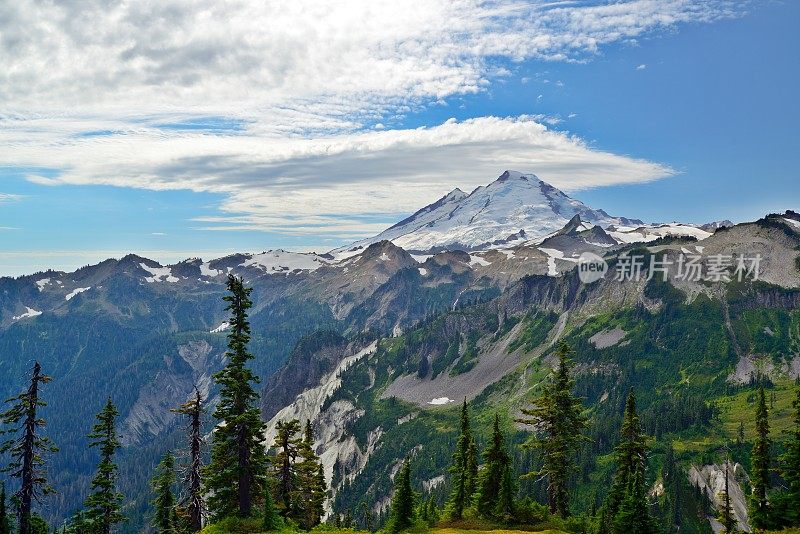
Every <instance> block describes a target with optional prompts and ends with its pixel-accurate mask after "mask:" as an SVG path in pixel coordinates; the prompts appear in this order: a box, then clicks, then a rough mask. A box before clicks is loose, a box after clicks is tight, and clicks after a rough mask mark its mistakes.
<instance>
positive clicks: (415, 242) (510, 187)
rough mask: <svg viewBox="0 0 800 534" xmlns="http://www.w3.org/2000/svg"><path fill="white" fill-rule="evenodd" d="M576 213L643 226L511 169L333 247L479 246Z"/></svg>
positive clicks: (529, 234) (532, 234) (560, 222)
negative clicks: (375, 232) (377, 230)
mask: <svg viewBox="0 0 800 534" xmlns="http://www.w3.org/2000/svg"><path fill="white" fill-rule="evenodd" d="M576 215H578V216H579V217H580V220H581V221H583V222H584V223H589V225H590V226H591V225H599V226H601V227H603V228H608V227H611V226H614V227H616V228H631V227H640V226H643V225H644V223H643V222H642V221H640V220H638V219H628V218H625V217H612V216H611V215H609V214H608V213H606V212H605V211H603V210H597V209H592V208H590V207H588V206H586V205H585V204H584V203H583V202H581V201H579V200H575V199H574V198H571V197H569V196H567V195H566V194H565V193H563V192H562V191H560V190H559V189H556V188H555V187H553V186H552V185H550V184H548V183H547V182H544V181H542V180H540V179H539V178H538V177H537V176H536V175H535V174H523V173H521V172H517V171H510V170H507V171H505V172H504V173H503V174H501V175H500V177H499V178H497V179H496V180H495V181H494V182H492V183H490V184H489V185H486V186H481V187H478V188H476V189H475V190H473V191H472V192H471V193H469V194H466V193H464V192H463V191H461V190H460V189H454V190H453V191H451V192H450V193H448V194H447V195H445V196H444V197H442V198H440V199H439V200H437V201H436V202H434V203H433V204H430V205H428V206H425V207H424V208H422V209H421V210H419V211H417V212H416V213H414V214H413V215H411V216H410V217H408V218H407V219H404V220H402V221H400V222H398V223H397V224H395V225H394V226H392V227H390V228H388V229H387V230H385V231H383V232H381V233H380V234H378V235H376V236H375V237H371V238H368V239H364V240H362V241H359V242H357V243H354V244H353V245H351V246H348V247H342V248H340V249H337V250H335V251H333V253H334V254H336V253H344V252H347V251H351V252H352V251H356V250H360V249H361V248H363V247H366V246H368V245H370V244H372V243H377V242H379V241H383V240H388V241H391V242H393V243H394V244H395V245H397V246H399V247H402V248H404V249H406V250H408V251H411V252H423V251H424V252H438V251H441V250H453V249H462V250H479V249H486V248H493V247H498V246H503V245H507V246H509V245H515V244H520V243H523V242H526V241H537V240H541V239H542V238H545V237H547V236H548V235H551V234H553V233H555V232H557V231H559V230H560V229H561V228H563V227H564V225H566V224H567V222H569V221H570V219H572V218H573V217H575V216H576Z"/></svg>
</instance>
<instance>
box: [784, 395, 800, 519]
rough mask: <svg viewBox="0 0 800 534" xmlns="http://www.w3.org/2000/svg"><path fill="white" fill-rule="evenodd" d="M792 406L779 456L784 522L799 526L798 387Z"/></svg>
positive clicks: (799, 450) (799, 429)
mask: <svg viewBox="0 0 800 534" xmlns="http://www.w3.org/2000/svg"><path fill="white" fill-rule="evenodd" d="M792 406H793V407H794V410H795V411H794V427H793V428H792V430H791V431H790V435H789V441H788V442H787V443H786V452H785V454H784V455H783V456H781V462H782V464H783V468H782V469H781V473H782V475H783V479H784V481H786V492H785V494H784V496H783V507H784V510H785V514H784V515H785V521H784V523H785V524H786V525H788V526H794V527H800V389H798V391H797V398H796V399H795V400H794V401H793V402H792Z"/></svg>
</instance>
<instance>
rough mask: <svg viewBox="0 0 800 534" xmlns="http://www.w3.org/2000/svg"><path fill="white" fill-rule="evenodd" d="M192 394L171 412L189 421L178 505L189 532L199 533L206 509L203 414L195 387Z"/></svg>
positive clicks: (199, 397) (201, 402)
mask: <svg viewBox="0 0 800 534" xmlns="http://www.w3.org/2000/svg"><path fill="white" fill-rule="evenodd" d="M194 393H195V394H194V396H193V397H192V398H190V399H189V400H188V401H186V402H185V403H183V404H182V405H180V406H179V407H178V408H175V409H173V410H171V411H173V412H175V413H178V414H181V415H185V416H187V418H188V419H189V425H188V437H189V457H188V465H187V466H186V468H185V469H186V470H185V475H184V478H183V483H184V485H185V497H184V498H183V499H182V501H181V503H180V504H181V507H182V510H185V511H186V513H187V515H188V523H189V528H190V529H191V531H192V532H199V531H200V530H201V529H202V528H203V515H204V514H205V509H206V503H205V500H204V498H203V482H202V468H203V464H202V446H203V433H202V429H201V426H200V425H201V422H200V417H201V415H202V413H203V397H202V395H200V390H199V389H197V387H195V388H194Z"/></svg>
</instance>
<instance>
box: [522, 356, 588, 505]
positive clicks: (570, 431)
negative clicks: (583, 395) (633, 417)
mask: <svg viewBox="0 0 800 534" xmlns="http://www.w3.org/2000/svg"><path fill="white" fill-rule="evenodd" d="M570 354H571V349H570V347H569V345H567V344H566V343H562V344H560V345H559V347H558V349H557V350H556V356H557V358H558V367H557V368H556V369H555V371H554V372H553V374H552V376H551V378H550V380H549V382H548V383H547V384H546V385H545V386H544V388H543V390H542V394H541V396H540V397H539V398H537V399H536V400H535V401H534V406H533V408H530V409H524V410H522V413H523V414H525V415H526V416H528V417H527V418H522V419H520V422H522V423H524V424H528V425H533V427H534V428H536V434H534V435H533V436H532V437H531V438H530V439H529V440H528V441H526V442H525V443H524V444H523V447H527V448H533V449H538V450H539V452H540V453H541V456H542V458H543V465H542V468H541V469H540V470H539V471H535V472H532V473H528V474H527V475H526V477H539V476H544V477H545V478H546V479H547V502H548V506H549V508H550V512H551V513H553V514H558V515H559V516H561V517H567V516H568V515H569V479H570V474H571V473H572V471H573V470H574V469H575V467H576V465H577V462H576V461H575V456H576V454H577V452H578V449H579V448H580V446H581V443H582V442H584V441H587V440H588V438H587V437H586V436H584V434H583V432H584V430H585V429H586V425H587V419H586V416H585V415H584V413H583V406H582V404H581V401H580V399H579V398H578V397H576V396H575V395H573V393H572V391H573V389H574V387H575V380H574V379H573V377H572V367H573V364H572V360H571V359H570Z"/></svg>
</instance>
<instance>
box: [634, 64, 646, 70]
mask: <svg viewBox="0 0 800 534" xmlns="http://www.w3.org/2000/svg"><path fill="white" fill-rule="evenodd" d="M646 68H647V64H645V63H642V64H641V65H639V66H638V67H636V70H644V69H646Z"/></svg>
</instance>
